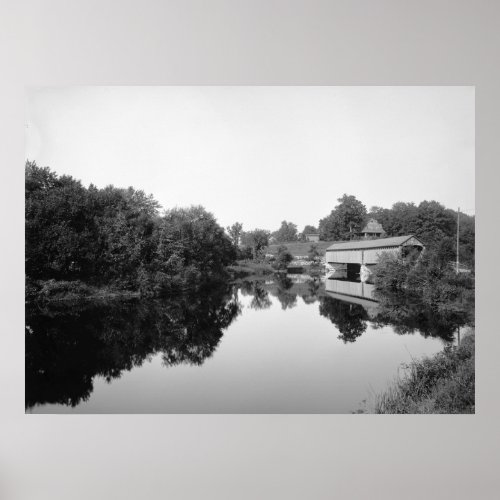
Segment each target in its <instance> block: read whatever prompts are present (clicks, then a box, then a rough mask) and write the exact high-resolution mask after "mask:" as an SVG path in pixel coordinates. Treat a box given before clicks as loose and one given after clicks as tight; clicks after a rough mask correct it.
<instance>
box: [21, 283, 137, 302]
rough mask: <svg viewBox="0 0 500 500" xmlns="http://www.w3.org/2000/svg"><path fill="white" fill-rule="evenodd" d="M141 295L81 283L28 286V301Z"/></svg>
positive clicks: (26, 296)
mask: <svg viewBox="0 0 500 500" xmlns="http://www.w3.org/2000/svg"><path fill="white" fill-rule="evenodd" d="M139 295H140V293H139V292H138V291H133V290H123V289H119V288H115V287H111V286H105V287H96V286H92V285H88V284H86V283H83V282H81V281H78V280H76V281H56V280H47V281H37V282H29V283H27V285H26V295H25V298H26V300H27V301H36V302H65V301H70V302H71V301H75V300H82V299H89V300H90V299H114V298H132V297H138V296H139Z"/></svg>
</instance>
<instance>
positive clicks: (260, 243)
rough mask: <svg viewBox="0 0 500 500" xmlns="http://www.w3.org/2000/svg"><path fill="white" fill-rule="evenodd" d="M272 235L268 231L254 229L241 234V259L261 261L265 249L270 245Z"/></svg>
mask: <svg viewBox="0 0 500 500" xmlns="http://www.w3.org/2000/svg"><path fill="white" fill-rule="evenodd" d="M270 236H271V233H270V232H269V231H267V230H266V229H254V230H253V231H246V232H243V233H242V234H241V247H242V248H241V249H240V253H241V258H253V259H254V260H259V259H261V258H262V257H263V252H264V249H265V248H266V247H267V245H269V237H270Z"/></svg>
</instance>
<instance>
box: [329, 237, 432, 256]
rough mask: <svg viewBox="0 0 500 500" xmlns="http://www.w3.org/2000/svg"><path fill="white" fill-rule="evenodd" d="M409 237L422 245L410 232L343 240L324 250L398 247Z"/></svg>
mask: <svg viewBox="0 0 500 500" xmlns="http://www.w3.org/2000/svg"><path fill="white" fill-rule="evenodd" d="M410 238H414V239H416V240H417V241H418V242H419V243H420V244H421V245H422V246H424V245H423V243H422V242H421V241H420V240H419V239H418V238H416V237H415V236H413V235H412V234H409V235H406V236H394V237H393V238H378V239H376V240H358V241H345V242H342V243H334V244H333V245H330V246H329V247H328V248H327V249H326V251H327V252H328V251H331V250H364V249H367V248H384V247H399V246H400V245H403V244H404V243H405V242H406V241H408V240H409V239H410Z"/></svg>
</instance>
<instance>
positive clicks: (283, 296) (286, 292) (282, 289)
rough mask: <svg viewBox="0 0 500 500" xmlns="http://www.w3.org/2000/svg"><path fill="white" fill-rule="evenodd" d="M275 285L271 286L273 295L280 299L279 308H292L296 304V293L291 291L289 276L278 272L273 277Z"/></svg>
mask: <svg viewBox="0 0 500 500" xmlns="http://www.w3.org/2000/svg"><path fill="white" fill-rule="evenodd" d="M274 282H275V285H276V286H275V287H274V288H273V295H275V296H276V298H277V299H278V300H279V301H280V304H281V309H283V310H284V311H285V310H286V309H292V308H293V307H295V306H296V305H297V294H296V293H293V292H292V291H291V288H292V286H293V281H292V280H291V279H290V277H289V276H287V275H286V274H283V273H279V274H277V275H276V278H275V281H274Z"/></svg>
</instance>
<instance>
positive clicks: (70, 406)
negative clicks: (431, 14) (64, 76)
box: [25, 85, 476, 418]
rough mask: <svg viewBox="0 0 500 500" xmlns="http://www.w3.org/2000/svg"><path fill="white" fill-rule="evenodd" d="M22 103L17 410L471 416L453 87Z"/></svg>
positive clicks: (467, 270) (467, 275) (459, 129)
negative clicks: (21, 397)
mask: <svg viewBox="0 0 500 500" xmlns="http://www.w3.org/2000/svg"><path fill="white" fill-rule="evenodd" d="M25 96H26V122H25V139H26V142H25V144H26V152H25V412H26V413H27V414H37V413H43V414H47V413H56V414H67V413H78V414H103V413H112V414H137V413H142V414H150V413H156V414H186V413H187V414H250V413H253V414H373V413H376V414H470V413H475V407H476V403H475V401H476V400H475V88H474V86H403V85H401V86H313V85H310V86H188V85H186V86H168V85H165V86H71V85H69V86H32V87H29V88H27V89H26V92H25ZM360 418H362V417H360Z"/></svg>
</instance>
